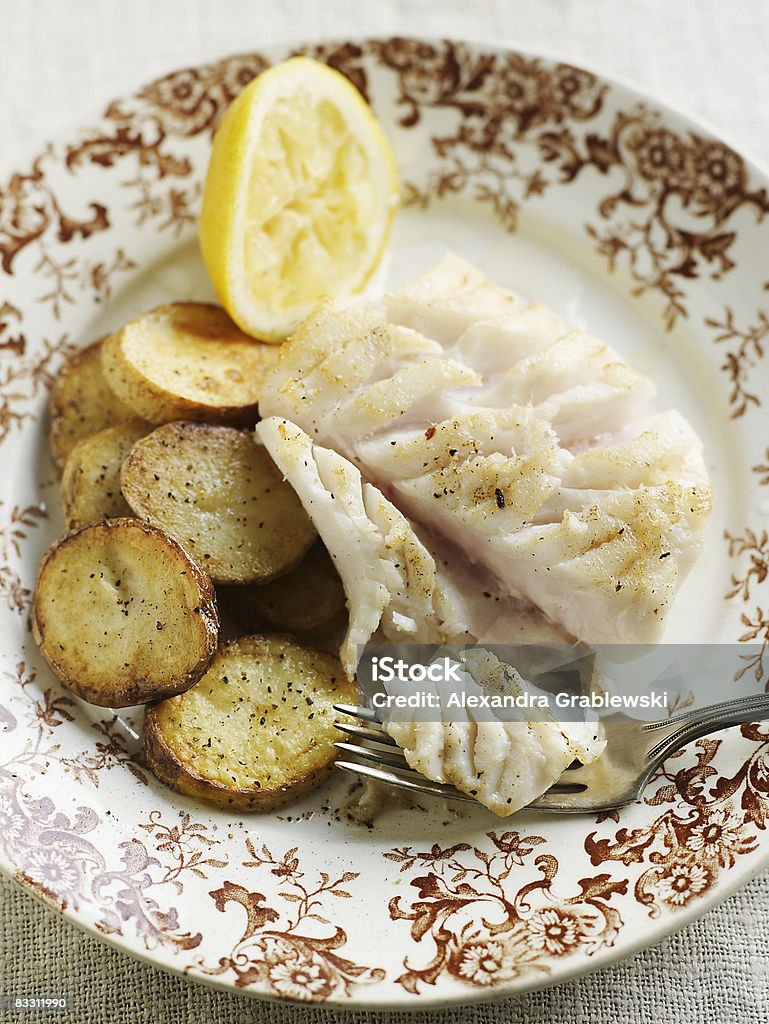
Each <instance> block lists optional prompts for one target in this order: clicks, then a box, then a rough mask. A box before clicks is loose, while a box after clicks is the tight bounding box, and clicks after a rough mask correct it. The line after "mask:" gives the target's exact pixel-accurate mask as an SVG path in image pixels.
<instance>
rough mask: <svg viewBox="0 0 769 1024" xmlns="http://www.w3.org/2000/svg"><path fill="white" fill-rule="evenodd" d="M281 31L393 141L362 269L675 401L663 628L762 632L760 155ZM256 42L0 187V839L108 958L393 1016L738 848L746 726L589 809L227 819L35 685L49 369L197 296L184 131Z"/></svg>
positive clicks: (589, 946) (382, 50)
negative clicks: (678, 480)
mask: <svg viewBox="0 0 769 1024" xmlns="http://www.w3.org/2000/svg"><path fill="white" fill-rule="evenodd" d="M306 50H307V51H308V52H310V53H312V54H313V55H315V56H318V57H320V58H321V59H325V60H327V61H328V62H329V63H331V64H333V65H334V66H335V67H338V68H340V69H341V70H343V71H344V72H345V73H346V74H348V75H349V77H350V78H351V79H352V80H353V82H354V83H355V84H356V85H357V86H358V87H359V88H361V89H362V90H363V91H364V92H365V93H366V95H367V96H368V97H369V98H370V99H371V101H372V103H373V105H374V107H375V109H376V112H377V114H378V115H379V117H380V118H381V120H382V122H383V124H384V126H385V128H386V130H387V132H388V134H389V136H390V138H391V139H392V141H393V144H394V146H395V150H396V153H397V155H398V160H399V164H400V167H401V172H402V178H403V187H404V207H403V209H402V211H401V212H400V213H399V215H398V220H397V228H396V232H395V238H394V241H393V244H392V247H391V253H390V256H389V261H388V266H387V267H386V268H384V270H383V274H387V276H388V278H389V281H391V282H394V283H397V282H400V281H403V280H406V279H407V278H408V277H410V276H412V275H414V274H415V273H416V272H418V271H419V270H421V269H423V268H424V267H425V266H427V265H428V264H429V263H430V261H431V260H433V259H434V258H436V257H437V256H439V255H440V254H441V253H442V252H443V251H444V250H445V249H446V248H449V247H450V248H454V249H455V250H457V251H458V252H460V253H461V254H462V255H464V256H467V257H468V258H470V259H471V260H474V261H477V262H478V263H479V264H480V265H481V267H483V268H484V269H485V270H486V271H487V272H488V273H489V274H490V276H491V277H492V278H493V279H495V280H498V281H500V282H501V283H503V284H507V285H510V286H513V287H514V288H516V289H518V290H520V291H523V292H525V293H528V294H529V295H530V296H536V297H537V298H539V299H541V300H542V301H544V302H545V303H547V304H549V305H551V306H553V307H554V308H555V309H556V310H557V311H558V312H560V313H562V314H563V315H564V316H565V317H567V318H568V319H569V320H570V321H572V322H573V323H575V324H578V325H584V326H587V327H588V328H589V329H590V330H591V331H593V332H594V333H596V334H598V335H599V336H601V337H604V338H606V339H607V340H608V341H610V342H611V343H612V344H613V345H615V346H616V347H617V348H618V349H620V351H621V352H623V353H624V354H625V355H626V356H627V357H628V358H629V359H630V360H631V361H632V362H633V363H634V364H635V365H636V366H637V367H639V368H640V369H642V370H644V371H647V372H649V373H650V374H651V375H652V376H653V377H654V379H655V381H656V382H657V383H658V385H659V390H660V395H661V403H663V404H675V405H677V406H678V407H679V408H681V409H682V410H683V411H684V412H685V413H686V415H687V416H689V417H690V418H691V420H692V422H693V423H694V425H695V426H696V428H697V429H698V430H699V432H700V433H701V434H702V436H703V437H704V439H705V442H706V449H707V454H708V462H709V466H710V469H711V472H712V476H713V483H714V488H715V509H714V513H713V516H712V522H711V528H710V536H709V540H708V544H707V554H706V555H705V556H704V557H703V558H702V559H701V560H700V562H699V564H698V566H697V568H696V570H695V571H694V573H693V575H692V576H691V577H690V579H689V580H688V581H687V583H686V584H685V586H684V588H683V589H682V591H681V593H680V596H679V598H678V602H677V605H676V608H675V611H674V613H673V615H672V616H671V618H670V626H669V630H668V633H667V639H669V640H673V639H675V640H681V641H691V642H697V641H724V642H733V641H735V640H737V639H738V638H739V639H743V640H744V639H753V640H756V641H757V642H759V643H762V642H763V643H765V642H766V639H767V637H769V579H767V575H768V574H769V539H768V538H767V533H766V531H765V528H764V524H765V521H766V520H765V517H766V515H767V513H768V512H769V502H767V498H769V493H768V492H767V490H766V485H767V483H769V453H768V452H767V451H766V444H767V442H768V441H769V430H768V429H767V425H768V424H767V412H766V409H765V407H764V404H763V403H764V399H763V394H764V392H765V383H764V381H765V379H766V377H765V369H764V367H763V366H762V359H763V355H764V352H763V347H764V345H766V344H769V315H768V314H767V312H766V309H767V304H768V303H769V295H767V288H769V281H767V277H769V267H768V266H767V264H766V262H765V261H764V262H763V263H762V260H761V258H760V254H761V253H766V252H767V248H768V245H769V216H768V215H769V195H767V191H766V186H767V179H766V177H765V176H764V175H762V173H761V172H759V171H758V170H756V169H755V168H754V167H752V166H750V165H749V164H748V162H747V161H746V160H744V159H743V158H742V157H741V156H739V155H738V154H737V153H735V152H733V151H732V150H731V149H730V148H729V147H728V146H726V145H724V144H723V143H722V142H720V141H718V140H717V139H714V138H712V136H711V135H710V134H709V132H708V131H707V130H706V129H702V128H700V127H698V126H697V125H694V124H692V123H690V122H689V121H688V120H686V119H685V118H683V117H682V116H680V115H678V114H676V113H674V112H672V111H670V110H668V109H666V108H663V107H662V106H661V105H660V104H659V103H658V102H656V101H655V102H653V103H650V102H647V101H645V100H642V99H641V98H639V96H638V95H637V94H635V93H634V92H633V91H632V90H630V89H628V88H626V87H624V86H621V85H617V84H614V83H611V82H607V81H604V80H602V79H600V78H597V77H596V76H594V75H593V74H590V73H588V72H586V71H582V70H579V69H576V68H572V67H566V66H563V65H558V64H555V63H552V62H551V61H549V60H544V59H540V58H537V57H531V56H526V55H523V54H518V53H514V52H510V51H501V50H493V49H490V48H486V47H480V46H468V45H463V44H458V43H450V42H438V41H435V42H429V41H414V40H403V39H401V40H389V41H377V40H363V41H353V42H345V43H340V44H337V45H329V44H324V45H323V46H321V47H317V48H316V47H307V48H306ZM285 56H287V53H286V52H284V51H278V50H270V51H269V52H267V53H265V54H261V53H258V54H257V53H254V54H248V55H241V56H236V57H232V58H229V59H226V60H223V61H221V62H219V63H217V64H214V65H211V66H207V67H200V68H193V69H189V70H185V71H180V72H176V73H174V74H170V75H168V76H166V77H164V78H162V79H160V80H159V81H157V82H153V83H151V84H150V85H148V86H147V87H146V88H144V89H142V90H141V91H140V92H139V93H138V94H137V95H135V96H131V97H128V98H126V99H123V100H119V101H118V102H115V103H112V104H110V106H109V107H108V108H107V110H106V111H105V113H104V115H103V117H102V118H101V119H96V120H95V121H94V122H93V123H92V124H91V125H90V126H89V127H86V128H85V129H83V130H82V131H81V132H79V133H77V134H75V135H73V136H72V137H69V138H66V139H64V140H62V141H59V142H56V143H55V144H53V145H50V146H46V147H44V148H41V149H40V150H39V152H38V153H37V154H35V155H34V156H33V157H32V158H31V159H30V160H28V162H27V163H26V164H25V165H24V166H22V167H20V168H19V169H18V170H17V171H16V172H15V173H10V172H9V173H7V174H6V175H5V176H4V177H3V178H2V182H1V184H0V259H1V260H2V273H0V464H1V465H2V474H1V477H2V478H1V479H0V727H2V728H3V729H4V736H3V743H2V749H1V756H0V762H1V764H0V860H1V861H2V865H3V867H4V868H5V870H7V871H8V872H9V873H11V874H12V875H14V876H15V877H16V878H17V879H18V880H19V881H20V882H22V884H24V885H25V886H28V887H29V888H31V889H33V890H34V891H36V892H37V893H38V894H39V895H41V896H43V897H44V898H45V899H46V900H48V901H49V902H50V903H51V904H52V905H53V906H55V907H57V908H58V909H59V910H61V911H62V912H63V913H64V914H65V916H66V917H68V918H69V919H70V920H73V921H76V922H77V923H78V924H80V925H82V926H83V927H85V928H88V929H90V930H93V931H95V932H97V933H99V934H101V935H102V936H104V937H105V938H107V939H109V940H110V941H111V942H113V943H114V944H116V945H117V946H118V947H120V948H121V949H123V950H125V951H126V952H128V953H132V954H134V955H137V956H141V957H144V958H146V959H149V960H150V961H151V962H153V963H155V964H157V965H158V966H160V967H163V968H167V969H170V970H175V971H180V972H184V973H186V974H187V975H188V976H189V977H191V978H194V979H198V980H206V981H209V982H211V983H214V984H217V985H219V986H223V987H237V989H238V990H239V991H242V992H246V993H249V994H253V995H258V996H272V997H277V998H284V999H296V1000H315V1001H324V1000H325V1001H328V1002H331V1003H338V1004H343V1005H346V1006H365V1005H377V1006H400V1007H415V1006H418V1005H420V1006H424V1005H428V1004H436V1003H449V1002H463V1001H469V1000H472V999H477V998H482V997H488V996H490V995H501V994H509V993H513V992H519V991H522V990H524V989H526V988H532V987H536V986H540V985H544V984H548V983H552V982H555V981H560V980H563V979H565V978H567V977H570V976H572V975H574V974H577V973H580V972H584V971H588V970H591V969H593V968H596V967H599V966H602V965H605V964H607V963H609V962H610V961H612V960H614V959H616V958H617V957H620V956H623V955H626V954H628V953H629V952H631V951H632V950H634V949H637V948H639V947H640V946H643V945H646V944H648V943H651V942H654V941H655V940H657V939H658V938H659V937H660V936H661V935H663V934H664V933H665V932H667V931H670V930H671V929H674V928H676V927H678V926H680V925H682V924H684V923H685V922H686V921H688V920H690V919H691V918H693V917H695V916H697V915H698V914H701V913H702V912H703V911H705V910H706V909H707V908H708V907H709V906H712V905H713V904H714V903H715V902H717V901H718V900H720V899H722V898H723V897H724V896H725V895H727V894H728V893H729V892H731V891H732V890H733V889H735V888H736V887H737V886H739V885H741V884H742V883H744V882H745V881H746V880H747V878H748V877H749V876H750V875H751V874H752V873H753V872H755V871H756V870H757V869H758V868H759V867H760V866H761V865H762V864H764V863H766V861H767V860H769V841H767V838H766V837H767V833H766V832H765V831H764V824H765V815H766V810H767V806H769V805H767V790H768V789H769V773H768V766H767V760H766V757H767V744H769V731H768V730H767V728H766V727H748V726H745V727H743V728H742V729H740V730H732V731H731V732H729V733H727V734H722V735H721V736H720V737H719V738H715V739H707V740H701V741H699V742H698V743H696V744H694V745H692V746H691V747H690V748H688V749H687V750H686V751H685V752H684V753H682V754H680V755H678V756H677V757H675V758H674V759H672V760H671V761H670V762H669V763H668V764H667V765H666V766H665V770H664V771H663V772H662V773H661V774H660V775H659V777H658V778H657V779H656V780H655V781H654V783H653V784H652V785H651V786H650V788H649V790H648V791H647V793H646V796H645V798H644V799H643V800H642V801H640V802H638V803H637V804H635V805H634V806H631V807H628V808H626V809H625V810H623V811H622V812H621V814H610V815H604V816H602V817H600V818H598V819H596V818H595V817H578V818H573V817H557V816H546V815H537V814H534V813H522V814H519V815H516V816H515V817H513V818H512V820H509V821H502V820H499V819H496V818H493V817H492V816H490V815H489V814H487V813H485V812H483V811H482V810H480V809H479V810H478V811H477V812H476V811H474V812H472V813H470V815H469V816H468V817H465V818H462V819H457V818H455V817H454V816H453V815H450V814H447V813H446V812H445V810H444V809H442V808H441V807H439V806H437V805H432V804H429V803H427V804H425V810H424V811H420V810H411V811H401V812H398V813H395V812H392V813H388V814H386V815H385V816H383V817H382V818H380V819H379V820H377V821H376V822H375V824H374V826H373V827H372V828H371V829H368V828H365V827H361V826H359V825H355V824H353V823H351V822H350V821H348V820H347V819H346V817H345V815H344V813H343V812H341V813H340V812H339V811H338V808H339V806H340V803H341V801H342V800H343V798H344V796H345V794H346V792H347V790H348V787H349V782H348V781H346V780H345V779H339V780H337V782H336V783H335V784H334V785H330V786H329V787H328V788H326V789H324V790H322V791H320V792H318V793H316V794H315V795H313V796H312V797H311V798H309V799H307V800H306V801H304V802H303V803H302V804H300V805H298V806H295V807H291V808H289V809H288V810H286V811H285V812H283V813H281V814H273V815H267V816H254V817H249V818H244V819H231V818H229V817H228V816H227V814H226V813H222V812H215V811H212V810H211V809H210V808H208V807H206V806H203V805H197V804H195V803H193V802H191V801H189V800H186V799H184V798H182V797H180V796H177V795H175V794H174V793H172V792H171V791H169V790H167V789H165V788H164V787H163V786H161V785H160V784H159V783H157V782H156V781H155V780H154V779H153V777H152V776H151V775H150V774H149V772H148V771H147V769H146V768H145V767H144V765H143V764H142V762H141V758H140V754H139V746H138V744H137V743H136V742H135V740H134V739H133V738H132V736H131V733H130V730H129V729H128V728H127V727H126V723H122V722H120V721H116V720H113V719H111V718H109V717H108V716H107V715H106V713H105V712H104V711H102V710H100V709H97V708H89V707H86V706H85V705H83V704H81V703H79V702H78V701H76V700H74V699H73V698H72V697H71V696H70V695H69V694H68V693H66V692H65V691H64V690H63V689H62V688H61V687H60V686H59V684H58V683H57V682H56V681H55V680H54V678H53V677H52V676H51V674H50V673H49V672H48V671H47V669H46V668H45V666H44V665H43V663H42V662H41V659H40V658H39V656H38V653H37V651H36V649H35V645H34V642H33V641H32V639H31V636H30V634H29V632H28V623H27V613H28V609H29V602H30V591H31V590H32V587H33V584H34V578H35V569H36V565H37V563H38V560H39V558H40V555H41V553H42V552H43V550H44V549H45V547H46V546H47V545H48V544H49V543H50V542H51V541H52V540H53V539H54V538H55V537H56V536H57V535H60V534H61V533H62V520H61V517H60V513H59V509H58V499H57V481H56V479H55V473H54V471H53V468H52V465H51V461H50V457H49V454H48V448H47V436H46V434H47V419H46V400H47V390H48V386H49V384H50V382H51V377H52V375H53V374H54V373H55V372H56V370H57V368H58V366H59V365H60V364H61V362H62V360H63V358H64V357H65V356H66V355H67V354H69V353H70V352H72V351H73V349H75V348H76V347H78V346H80V345H83V344H85V343H87V342H89V341H91V340H92V339H93V338H95V337H97V336H99V335H100V334H102V333H104V332H106V331H108V330H110V329H112V328H114V327H115V326H117V325H118V324H120V323H121V322H122V321H123V320H125V319H126V318H128V317H129V316H131V315H134V314H136V313H138V312H140V311H142V310H144V309H146V308H148V307H151V306H153V305H155V304H157V303H160V302H164V301H167V300H171V299H185V298H196V299H207V298H210V297H212V295H211V289H210V286H209V284H208V282H207V280H206V277H205V274H204V272H203V268H202V265H201V262H200V259H199V256H198V252H197V247H196V241H195V216H196V212H197V208H198V204H199V200H200V193H201V183H202V179H203V174H204V171H205V167H206V163H207V157H208V152H209V147H210V141H211V132H212V130H213V128H214V126H215V125H216V123H217V121H218V119H219V118H220V116H221V114H222V111H223V110H224V109H225V107H226V106H227V104H228V103H229V102H230V100H231V99H232V98H233V96H234V95H235V94H236V93H237V92H238V90H239V89H240V88H241V87H242V86H243V85H244V84H245V83H246V82H247V81H249V80H250V79H251V78H252V77H253V76H254V75H255V74H257V73H258V72H259V71H260V70H261V69H262V68H264V67H265V66H266V65H267V64H268V63H270V62H273V61H276V60H279V59H282V58H283V57H285ZM380 284H381V281H380ZM724 687H725V692H734V691H733V689H732V690H729V688H730V687H732V688H733V687H734V684H733V682H732V681H731V680H725V681H724ZM127 725H128V726H131V727H133V728H135V729H137V730H138V729H139V728H140V725H139V716H138V715H131V716H128V721H127Z"/></svg>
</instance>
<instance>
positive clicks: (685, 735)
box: [647, 693, 769, 762]
mask: <svg viewBox="0 0 769 1024" xmlns="http://www.w3.org/2000/svg"><path fill="white" fill-rule="evenodd" d="M767 718H769V694H765V693H762V694H758V695H757V696H755V697H741V698H738V699H736V700H733V701H724V702H723V703H721V704H711V705H710V706H709V707H706V708H700V709H699V710H698V711H692V712H690V713H689V714H688V715H682V716H679V717H677V718H675V719H673V720H672V721H669V722H665V723H661V724H660V725H657V724H656V723H655V725H653V726H649V727H648V728H649V730H650V731H652V730H657V729H659V730H660V731H661V732H662V736H661V738H660V740H659V742H658V743H656V744H655V745H654V746H653V747H652V748H651V749H650V750H649V753H648V755H647V756H648V757H649V759H650V760H652V761H655V762H659V761H664V759H665V758H666V757H669V756H670V754H673V753H675V751H676V750H680V748H681V747H684V746H686V744H687V743H691V741H692V740H696V739H699V738H700V737H701V736H708V735H710V734H711V733H714V732H720V731H721V730H722V729H728V728H730V727H731V726H733V725H744V724H745V723H746V722H761V721H764V720H765V719H767Z"/></svg>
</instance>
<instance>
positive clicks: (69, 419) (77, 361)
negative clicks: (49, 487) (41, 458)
mask: <svg viewBox="0 0 769 1024" xmlns="http://www.w3.org/2000/svg"><path fill="white" fill-rule="evenodd" d="M103 342H104V338H99V340H98V341H94V342H92V343H91V344H90V345H88V346H87V347H86V348H84V349H81V351H80V352H76V353H75V355H74V356H72V357H71V359H69V360H68V361H67V362H66V363H65V364H64V365H63V366H62V368H61V369H60V370H59V372H58V374H57V376H56V379H55V380H54V382H53V386H52V387H51V406H50V408H51V432H50V442H51V452H52V454H53V461H54V463H55V464H56V468H57V469H58V470H59V472H61V470H62V469H63V468H64V463H65V462H66V461H67V458H68V456H69V454H70V453H71V451H72V449H73V448H74V447H75V445H76V444H77V443H78V441H81V440H82V439H83V438H85V437H90V435H91V434H95V433H97V431H99V430H104V429H105V428H106V427H111V426H113V425H114V424H116V423H120V422H121V421H122V420H127V419H130V418H131V417H132V416H133V415H134V413H133V411H132V410H131V409H130V408H129V407H128V406H127V405H125V404H124V403H123V402H121V400H120V399H119V398H118V397H117V395H115V394H114V393H113V391H112V389H111V388H110V386H109V385H108V384H107V381H106V379H105V377H104V373H103V372H102V367H101V359H102V356H101V352H102V344H103Z"/></svg>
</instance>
